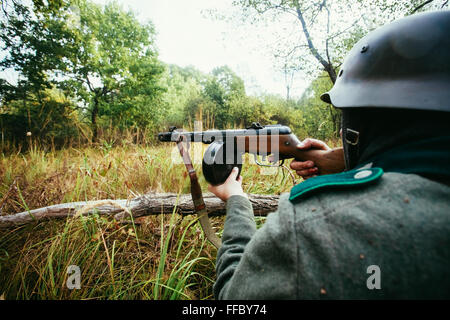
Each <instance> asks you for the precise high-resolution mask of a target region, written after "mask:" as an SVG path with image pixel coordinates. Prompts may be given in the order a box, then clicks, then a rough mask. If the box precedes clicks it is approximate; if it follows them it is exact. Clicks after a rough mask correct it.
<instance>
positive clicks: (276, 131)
mask: <svg viewBox="0 0 450 320" xmlns="http://www.w3.org/2000/svg"><path fill="white" fill-rule="evenodd" d="M291 133H292V131H291V129H290V128H289V127H287V126H282V125H268V126H264V127H262V128H261V129H252V128H249V129H236V130H233V129H231V130H208V131H192V132H183V131H177V130H174V131H170V132H161V133H159V134H158V139H159V141H161V142H170V141H175V142H176V141H179V140H180V138H181V137H184V138H185V139H186V140H187V141H191V142H203V143H207V144H209V143H211V142H213V141H225V140H227V139H234V137H239V136H261V135H284V134H291Z"/></svg>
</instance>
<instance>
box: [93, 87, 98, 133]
mask: <svg viewBox="0 0 450 320" xmlns="http://www.w3.org/2000/svg"><path fill="white" fill-rule="evenodd" d="M97 115H98V96H97V95H95V96H94V107H93V108H92V114H91V124H92V142H97V140H98V128H97Z"/></svg>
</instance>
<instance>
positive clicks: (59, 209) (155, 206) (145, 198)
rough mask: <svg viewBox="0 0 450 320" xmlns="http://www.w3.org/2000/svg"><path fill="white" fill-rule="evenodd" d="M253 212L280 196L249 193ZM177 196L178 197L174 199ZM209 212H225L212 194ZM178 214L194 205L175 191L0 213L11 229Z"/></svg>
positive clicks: (0, 221)
mask: <svg viewBox="0 0 450 320" xmlns="http://www.w3.org/2000/svg"><path fill="white" fill-rule="evenodd" d="M248 196H249V200H250V202H251V203H252V206H253V211H254V213H255V215H262V216H264V215H267V214H268V213H270V212H273V211H275V210H276V209H277V207H278V199H279V196H270V195H258V194H249V195H248ZM177 199H178V200H177ZM204 200H205V204H206V208H207V211H208V214H209V215H210V216H218V215H225V214H226V205H225V203H224V202H223V201H222V200H220V199H219V198H217V197H216V196H214V195H213V194H211V193H207V194H205V195H204ZM174 209H175V210H176V212H177V213H179V214H181V215H190V214H194V213H195V210H194V204H193V203H192V197H191V195H190V194H184V195H181V196H180V197H178V194H176V193H149V194H145V195H142V196H140V197H137V198H134V199H131V200H100V201H87V202H72V203H63V204H57V205H53V206H49V207H45V208H40V209H34V210H30V211H25V212H20V213H16V214H13V215H7V216H5V215H3V216H0V229H2V228H12V227H15V226H18V225H23V224H28V223H32V222H36V221H42V220H46V219H56V218H65V217H69V216H74V215H76V214H79V215H88V214H92V213H97V214H99V215H106V216H111V217H114V218H115V219H117V220H123V219H126V218H127V217H129V215H130V212H131V214H132V215H133V217H134V218H137V217H141V216H148V215H158V214H172V212H173V210H174Z"/></svg>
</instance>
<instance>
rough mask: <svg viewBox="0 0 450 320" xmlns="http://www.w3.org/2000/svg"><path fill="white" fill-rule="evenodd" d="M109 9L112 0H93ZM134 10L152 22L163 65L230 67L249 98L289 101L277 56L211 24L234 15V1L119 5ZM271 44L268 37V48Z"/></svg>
mask: <svg viewBox="0 0 450 320" xmlns="http://www.w3.org/2000/svg"><path fill="white" fill-rule="evenodd" d="M94 2H96V3H100V4H105V3H107V2H108V0H94ZM117 2H118V3H119V4H121V5H122V6H123V8H124V9H125V10H132V11H133V12H134V13H135V14H136V16H137V17H138V19H139V20H140V21H141V22H145V21H149V20H150V21H151V22H152V23H153V24H154V26H155V29H156V32H157V37H156V46H157V48H158V49H159V58H160V60H161V61H163V62H166V63H171V64H177V65H179V66H181V67H185V66H188V65H192V66H194V67H195V68H197V69H199V70H200V71H202V72H205V73H208V72H210V71H212V70H213V69H214V68H215V67H219V66H223V65H228V66H229V67H230V68H231V69H232V70H233V71H234V72H236V74H237V75H238V76H239V77H241V78H242V79H243V80H244V83H245V87H246V90H247V93H248V94H254V95H259V94H264V93H269V94H280V95H282V96H285V95H286V85H285V82H284V76H283V75H282V74H281V72H280V70H277V69H276V68H275V67H274V65H275V63H274V58H273V54H272V53H270V52H268V50H266V49H265V48H264V47H267V46H264V45H262V44H263V43H265V39H264V37H263V38H262V39H261V36H260V35H259V39H258V40H256V38H257V37H256V36H254V34H252V32H253V31H252V30H251V27H249V26H243V25H238V24H236V22H234V23H230V22H226V21H223V20H218V19H213V18H211V15H209V14H208V13H207V10H208V9H215V10H217V11H218V12H220V13H228V12H229V13H231V12H232V11H233V10H236V9H233V7H232V6H231V0H146V1H144V0H117ZM271 40H273V39H270V35H267V43H269V42H270V41H271ZM306 86H307V83H306V81H302V79H300V80H298V79H297V81H296V82H295V84H294V86H293V89H291V93H290V95H291V97H300V96H301V94H302V92H303V90H304V88H305V87H306Z"/></svg>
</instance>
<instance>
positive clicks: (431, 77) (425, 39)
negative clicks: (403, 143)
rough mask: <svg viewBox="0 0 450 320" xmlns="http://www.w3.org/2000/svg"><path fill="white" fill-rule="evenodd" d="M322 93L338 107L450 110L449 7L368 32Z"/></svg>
mask: <svg viewBox="0 0 450 320" xmlns="http://www.w3.org/2000/svg"><path fill="white" fill-rule="evenodd" d="M321 99H322V100H323V101H325V102H327V103H331V104H333V105H334V106H335V107H337V108H352V107H379V108H403V109H416V110H430V111H431V110H434V111H450V11H448V10H446V11H434V12H426V13H420V14H415V15H411V16H408V17H406V18H402V19H399V20H397V21H395V22H392V23H390V24H387V25H385V26H383V27H380V28H378V29H376V30H375V31H372V32H370V33H369V34H368V35H367V36H365V37H364V38H362V39H361V40H360V41H358V42H357V43H356V45H355V46H354V47H353V48H352V50H351V51H350V52H349V54H348V55H347V57H346V58H345V60H344V63H343V65H342V67H341V69H340V71H339V73H338V77H337V80H336V83H335V84H334V86H333V88H332V89H331V90H330V91H329V92H327V93H324V94H323V95H322V96H321Z"/></svg>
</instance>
